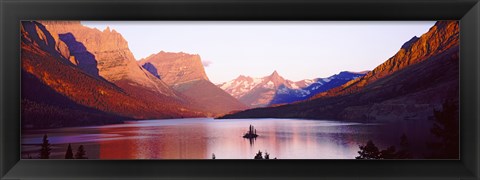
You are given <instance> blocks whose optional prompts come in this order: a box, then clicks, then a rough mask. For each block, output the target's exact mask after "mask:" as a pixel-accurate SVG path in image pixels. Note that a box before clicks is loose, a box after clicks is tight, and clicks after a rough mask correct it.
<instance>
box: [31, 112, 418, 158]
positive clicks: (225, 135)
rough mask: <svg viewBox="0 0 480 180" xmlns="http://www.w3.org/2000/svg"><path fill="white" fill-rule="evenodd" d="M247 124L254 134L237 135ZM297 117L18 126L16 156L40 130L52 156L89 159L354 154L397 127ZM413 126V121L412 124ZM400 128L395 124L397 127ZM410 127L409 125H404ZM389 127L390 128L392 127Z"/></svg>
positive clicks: (388, 141) (389, 137) (392, 138)
mask: <svg viewBox="0 0 480 180" xmlns="http://www.w3.org/2000/svg"><path fill="white" fill-rule="evenodd" d="M249 125H253V126H255V129H256V130H257V134H258V135H259V137H258V138H256V139H255V140H253V141H250V140H249V139H245V138H242V136H243V134H244V133H245V132H247V131H248V128H249ZM385 127H386V126H385V125H382V124H364V123H354V122H338V121H327V120H303V119H212V118H192V119H169V120H145V121H129V122H125V123H124V124H115V125H103V126H89V127H69V128H58V129H45V130H25V131H22V157H23V158H26V157H27V156H28V155H30V156H32V157H34V158H35V157H37V156H38V151H39V149H40V146H39V145H38V144H40V143H41V142H42V137H43V134H45V133H46V134H48V137H49V138H48V139H49V141H50V143H51V144H52V153H51V155H50V157H51V158H52V159H63V158H64V155H65V151H66V149H67V146H68V143H71V144H72V149H73V152H74V153H75V152H76V149H77V148H78V146H79V145H83V146H84V147H85V150H86V153H87V156H88V158H89V159H211V158H212V154H215V156H216V158H217V159H253V157H254V156H255V154H256V153H257V152H258V151H262V152H268V153H269V154H270V157H271V158H274V157H276V158H278V159H354V158H355V156H357V155H358V153H357V151H358V150H359V145H361V144H365V143H366V142H367V141H368V140H373V141H374V142H375V144H376V145H377V146H379V148H384V147H387V146H389V145H392V144H396V143H398V142H397V141H399V137H400V135H401V131H402V130H401V129H402V128H400V127H397V126H396V127H395V128H385ZM414 127H415V126H413V129H415V128H414ZM399 129H400V130H399ZM404 129H405V130H407V129H408V130H411V129H412V126H410V127H405V128H404ZM392 130H393V131H392Z"/></svg>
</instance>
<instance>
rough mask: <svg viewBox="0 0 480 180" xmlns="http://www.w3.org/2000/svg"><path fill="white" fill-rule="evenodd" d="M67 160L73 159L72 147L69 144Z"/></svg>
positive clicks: (66, 154)
mask: <svg viewBox="0 0 480 180" xmlns="http://www.w3.org/2000/svg"><path fill="white" fill-rule="evenodd" d="M65 159H73V152H72V146H71V145H70V144H68V148H67V152H66V153H65Z"/></svg>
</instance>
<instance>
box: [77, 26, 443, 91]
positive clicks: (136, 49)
mask: <svg viewBox="0 0 480 180" xmlns="http://www.w3.org/2000/svg"><path fill="white" fill-rule="evenodd" d="M82 24H84V25H86V26H89V27H95V28H97V29H99V30H103V29H105V28H106V27H107V26H109V27H110V29H115V30H116V31H117V32H119V33H121V34H122V35H123V37H124V38H125V39H126V40H127V41H128V46H129V48H130V50H131V51H132V53H133V54H134V56H135V58H136V59H137V60H140V59H141V58H144V57H147V56H149V55H151V54H154V53H158V52H160V51H166V52H185V53H190V54H199V55H200V57H201V58H202V61H203V62H204V65H205V70H206V72H207V75H208V77H209V79H210V80H211V81H212V82H213V83H216V84H218V83H221V82H225V81H230V80H232V79H234V78H236V77H238V76H239V75H247V76H252V77H263V76H267V75H270V74H271V73H272V72H273V71H274V70H277V71H278V73H279V74H280V75H281V76H283V77H284V78H286V79H290V80H293V81H298V80H302V79H313V78H319V77H328V76H331V75H333V74H337V73H339V72H340V71H364V70H372V69H373V68H375V67H376V66H378V65H379V64H381V63H383V62H385V61H386V60H387V59H388V58H390V57H391V56H393V55H394V54H395V53H396V52H397V51H398V50H399V49H400V47H401V46H402V45H403V43H405V42H406V41H408V40H410V39H411V38H412V37H413V36H421V35H422V34H423V33H425V32H427V31H428V29H429V28H430V27H432V26H433V25H434V24H435V22H434V21H303V22H298V21H281V22H272V21H255V22H253V21H241V22H240V21H228V22H226V21H82Z"/></svg>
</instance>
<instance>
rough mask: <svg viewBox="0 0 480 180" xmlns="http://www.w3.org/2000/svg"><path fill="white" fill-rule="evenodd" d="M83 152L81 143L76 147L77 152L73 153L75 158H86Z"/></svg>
mask: <svg viewBox="0 0 480 180" xmlns="http://www.w3.org/2000/svg"><path fill="white" fill-rule="evenodd" d="M85 154H86V152H85V149H83V145H80V146H79V147H78V149H77V153H76V154H75V159H87V157H86V156H85Z"/></svg>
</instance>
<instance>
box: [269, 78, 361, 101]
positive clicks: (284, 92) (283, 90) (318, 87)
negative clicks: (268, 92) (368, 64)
mask: <svg viewBox="0 0 480 180" xmlns="http://www.w3.org/2000/svg"><path fill="white" fill-rule="evenodd" d="M366 73H368V71H364V72H349V71H342V72H340V73H339V74H335V75H333V76H330V77H328V78H317V79H314V80H309V81H308V80H304V81H303V82H305V83H304V85H303V86H304V87H303V88H288V87H287V86H284V85H282V86H280V87H279V88H278V90H277V92H276V94H275V97H274V98H273V99H272V101H271V102H270V105H277V104H288V103H293V102H296V101H303V100H307V99H309V98H311V97H313V96H314V95H316V94H318V93H320V92H325V91H328V90H330V89H332V88H335V87H338V86H341V85H343V84H345V83H347V82H348V81H351V80H353V79H356V78H360V77H363V76H364V75H365V74H366ZM312 81H313V82H312Z"/></svg>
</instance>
